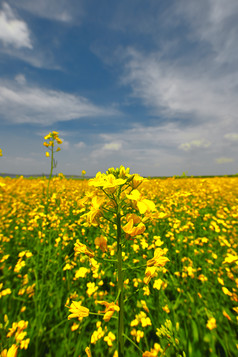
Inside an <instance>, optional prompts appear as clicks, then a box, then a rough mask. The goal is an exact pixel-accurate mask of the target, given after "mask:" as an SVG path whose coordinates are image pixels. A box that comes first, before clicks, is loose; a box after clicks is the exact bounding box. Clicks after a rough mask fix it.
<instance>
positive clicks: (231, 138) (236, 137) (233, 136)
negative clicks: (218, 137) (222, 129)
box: [224, 133, 238, 141]
mask: <svg viewBox="0 0 238 357" xmlns="http://www.w3.org/2000/svg"><path fill="white" fill-rule="evenodd" d="M224 138H225V139H227V140H229V141H238V133H228V134H225V135H224Z"/></svg>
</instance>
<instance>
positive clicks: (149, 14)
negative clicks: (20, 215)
mask: <svg viewBox="0 0 238 357" xmlns="http://www.w3.org/2000/svg"><path fill="white" fill-rule="evenodd" d="M237 20H238V1H237V0H199V1H197V0H120V1H116V0H101V1H96V0H41V1H36V0H21V1H19V0H11V1H10V0H9V1H0V148H1V149H2V152H3V156H2V157H1V158H0V172H2V173H16V174H42V173H45V174H46V173H48V172H49V159H47V158H46V157H45V148H44V146H43V142H44V139H43V136H45V135H47V134H48V133H49V131H52V130H55V131H58V132H59V137H60V138H62V139H63V144H62V151H61V152H59V153H57V157H56V159H57V161H58V166H57V168H56V171H55V172H56V173H59V172H63V173H64V174H76V175H77V174H80V173H81V171H82V170H83V169H84V170H86V171H87V174H88V175H90V176H93V175H95V174H96V173H97V172H98V171H102V172H105V170H107V169H108V168H109V167H112V166H113V167H117V166H120V165H121V164H122V165H124V166H129V167H130V168H131V172H137V173H139V174H141V175H144V176H147V175H150V176H156V175H157V176H172V175H181V174H182V173H183V172H185V171H187V173H188V174H189V175H220V174H235V173H237V172H238V159H237V157H238V21H237Z"/></svg>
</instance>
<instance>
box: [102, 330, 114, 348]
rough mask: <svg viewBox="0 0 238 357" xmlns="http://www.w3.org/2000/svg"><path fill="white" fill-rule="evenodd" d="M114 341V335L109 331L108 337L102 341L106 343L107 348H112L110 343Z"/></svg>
mask: <svg viewBox="0 0 238 357" xmlns="http://www.w3.org/2000/svg"><path fill="white" fill-rule="evenodd" d="M115 339H116V336H115V335H114V333H112V332H111V331H109V333H108V335H107V336H105V337H104V341H105V342H107V344H108V346H109V347H112V342H113V341H114V340H115Z"/></svg>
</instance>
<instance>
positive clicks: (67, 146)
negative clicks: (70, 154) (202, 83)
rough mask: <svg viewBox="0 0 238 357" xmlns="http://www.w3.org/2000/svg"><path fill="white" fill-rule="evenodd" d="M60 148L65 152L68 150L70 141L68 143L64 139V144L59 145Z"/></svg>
mask: <svg viewBox="0 0 238 357" xmlns="http://www.w3.org/2000/svg"><path fill="white" fill-rule="evenodd" d="M59 147H60V148H62V149H64V150H68V149H69V141H66V140H64V139H62V144H61V145H59Z"/></svg>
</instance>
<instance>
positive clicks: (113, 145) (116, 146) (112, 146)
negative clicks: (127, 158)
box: [102, 141, 122, 151]
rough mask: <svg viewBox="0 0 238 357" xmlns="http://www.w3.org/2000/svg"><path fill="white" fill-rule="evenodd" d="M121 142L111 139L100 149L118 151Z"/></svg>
mask: <svg viewBox="0 0 238 357" xmlns="http://www.w3.org/2000/svg"><path fill="white" fill-rule="evenodd" d="M121 146H122V144H121V143H119V142H116V141H112V142H110V143H107V144H105V145H103V148H102V150H110V151H118V150H120V149H121Z"/></svg>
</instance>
